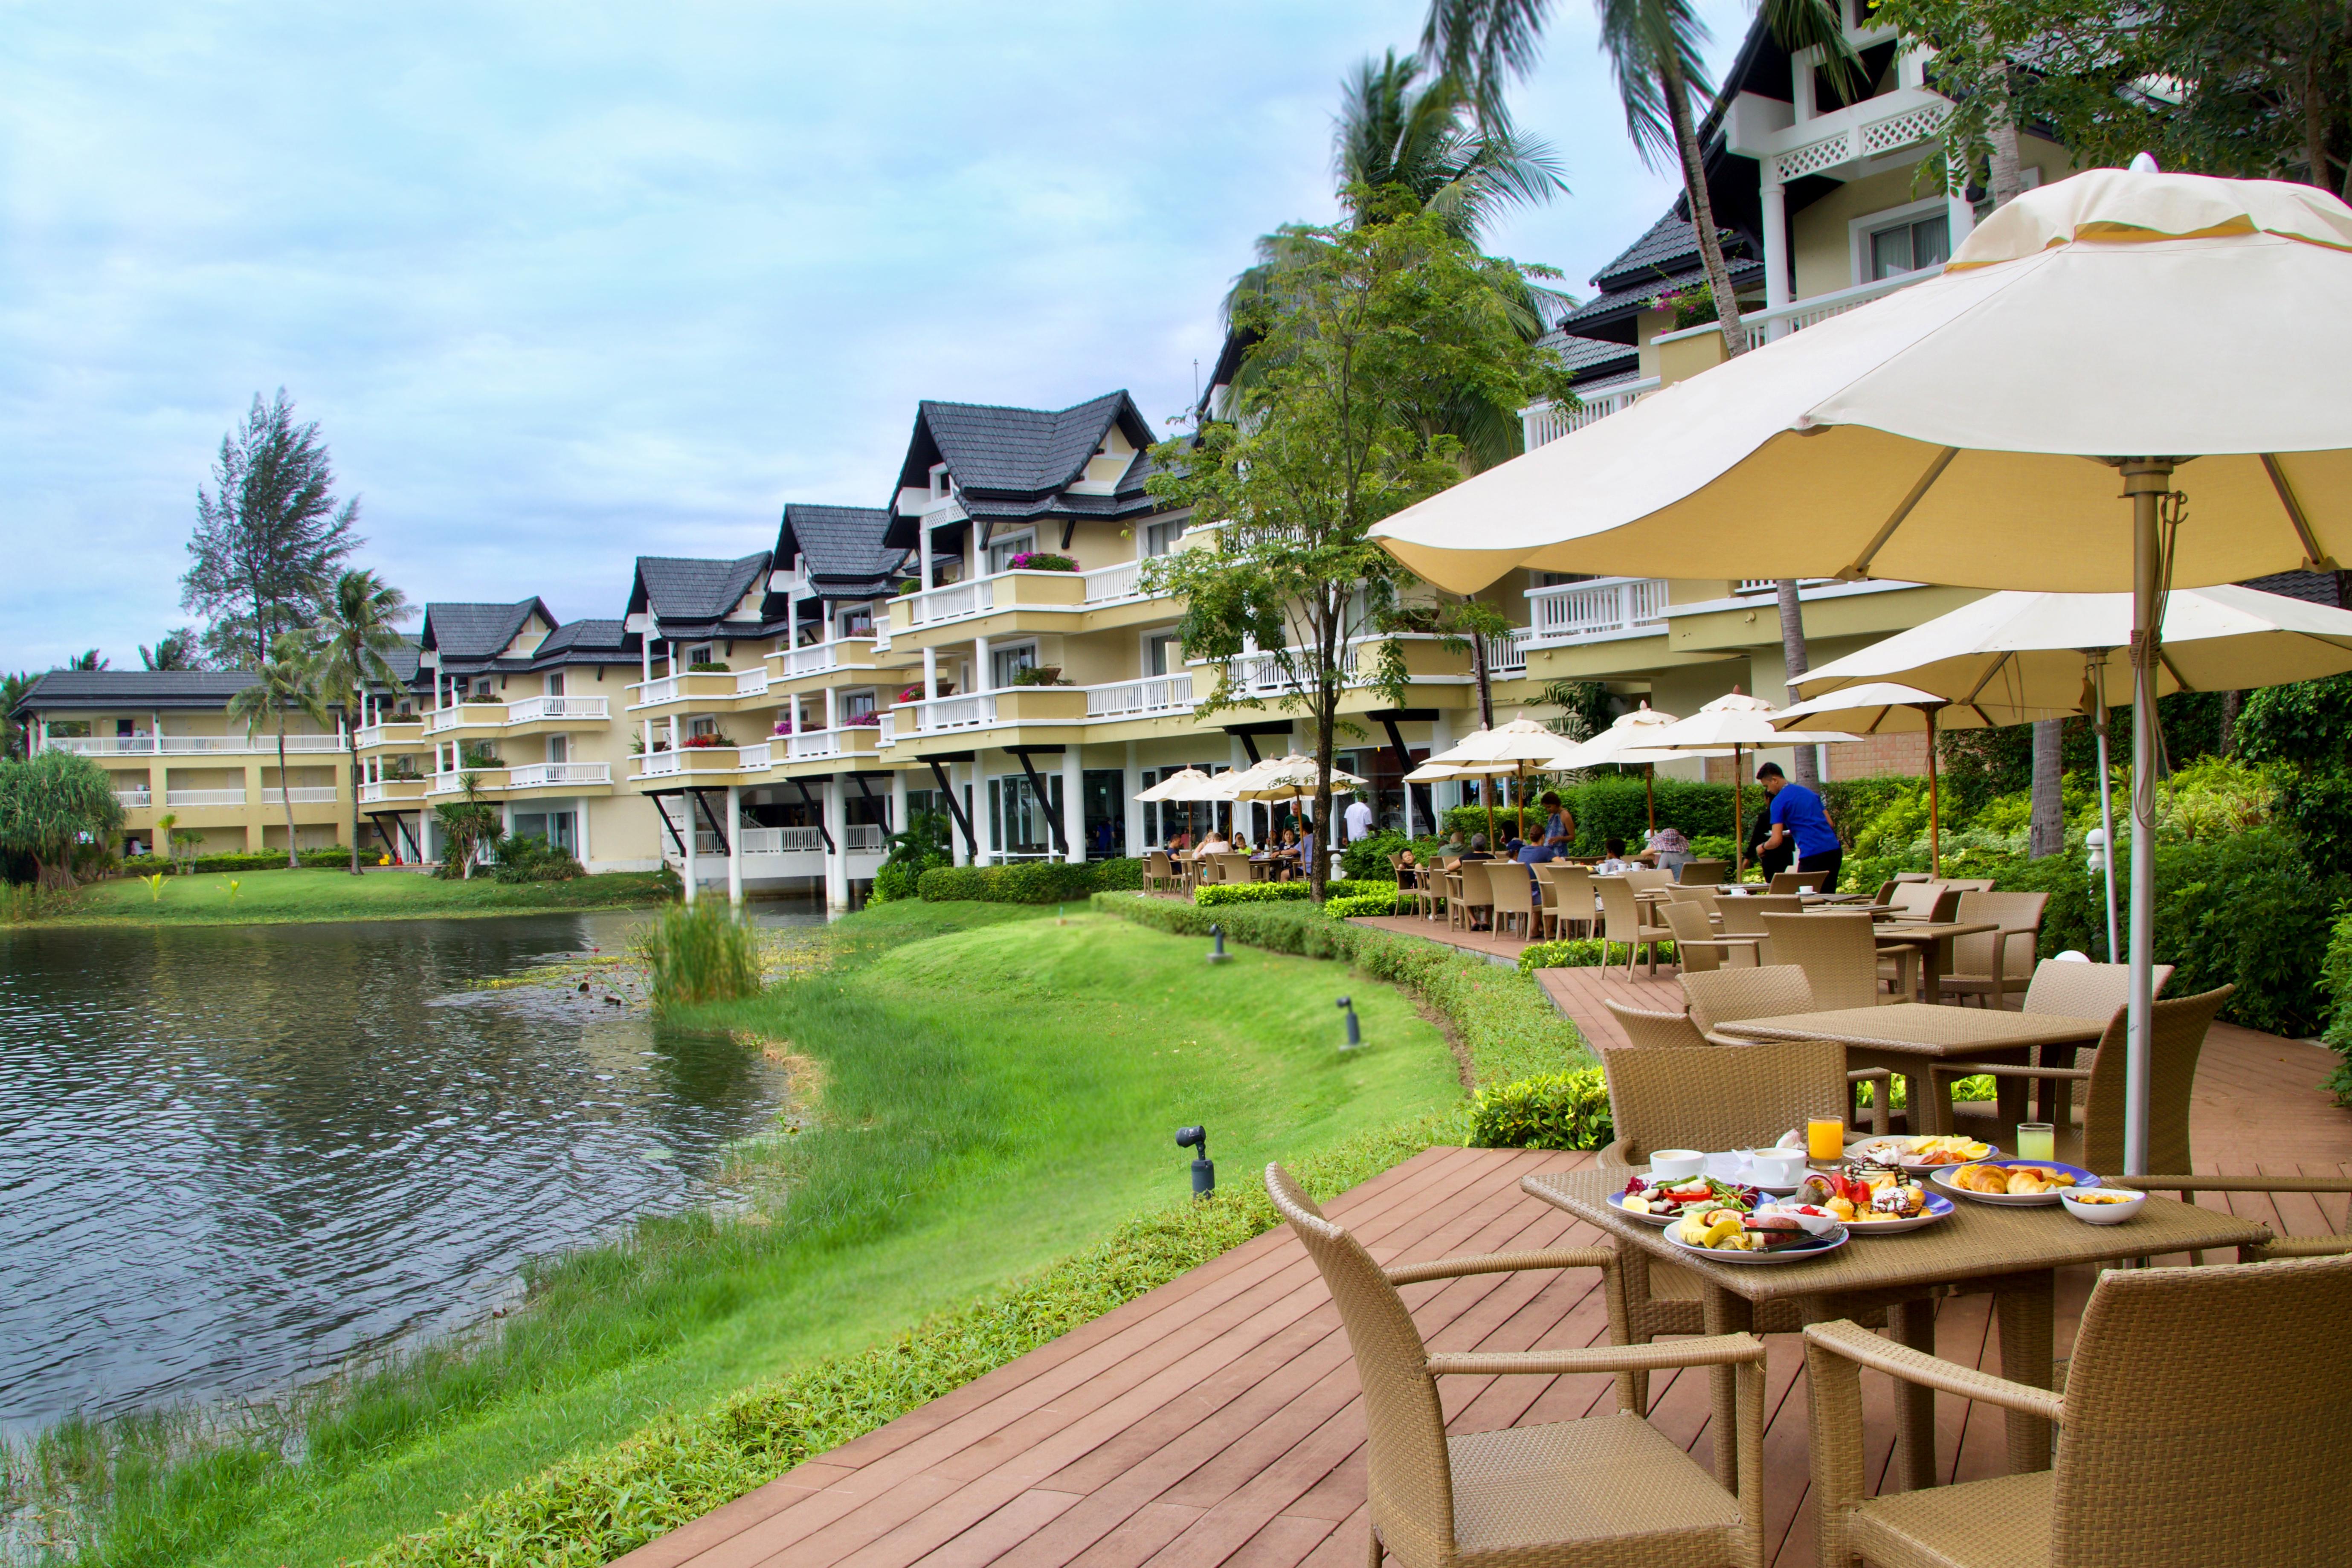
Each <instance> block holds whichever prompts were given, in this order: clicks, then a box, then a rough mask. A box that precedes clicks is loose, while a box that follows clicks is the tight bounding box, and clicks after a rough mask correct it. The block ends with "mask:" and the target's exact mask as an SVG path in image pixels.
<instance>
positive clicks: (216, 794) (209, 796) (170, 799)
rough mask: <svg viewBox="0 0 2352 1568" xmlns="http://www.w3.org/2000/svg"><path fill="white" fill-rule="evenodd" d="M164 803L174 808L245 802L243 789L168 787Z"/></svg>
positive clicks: (164, 794)
mask: <svg viewBox="0 0 2352 1568" xmlns="http://www.w3.org/2000/svg"><path fill="white" fill-rule="evenodd" d="M163 804H164V805H168V806H171V807H173V808H174V809H178V808H180V807H184V806H188V807H193V806H205V805H237V806H241V805H244V804H245V791H243V790H241V789H167V790H165V791H164V792H163Z"/></svg>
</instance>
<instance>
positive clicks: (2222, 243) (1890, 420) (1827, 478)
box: [1372, 159, 2352, 1172]
mask: <svg viewBox="0 0 2352 1568" xmlns="http://www.w3.org/2000/svg"><path fill="white" fill-rule="evenodd" d="M2347 287H2352V207H2347V206H2346V205H2345V204H2344V203H2342V202H2341V201H2338V200H2337V199H2336V197H2334V196H2332V195H2328V194H2327V193H2326V192H2324V191H2320V190H2317V189H2315V188H2313V187H2311V186H2308V185H2295V184H2285V183H2284V182H2279V181H2268V180H2222V179H2213V178H2208V177H2205V176H2201V175H2193V174H2158V173H2156V172H2155V167H2154V164H2153V163H2152V162H2150V161H2147V160H2144V159H2142V160H2135V166H2134V167H2133V168H2132V169H2131V170H2128V171H2126V170H2119V169H2095V170H2092V171H2090V172H2089V173H2086V174H2077V175H2075V176H2074V177H2073V178H2072V179H2067V180H2062V181H2059V182H2058V183H2057V184H2052V185H2047V186H2044V187H2042V189H2040V190H2035V191H2029V192H2027V193H2025V194H2024V195H2021V196H2020V197H2018V198H2017V199H2016V200H2014V201H2012V202H2011V203H2010V204H2009V205H2007V206H2005V207H2003V208H2001V209H2000V211H1999V212H1996V213H1994V214H1993V215H1992V216H1991V217H1990V218H1988V219H1987V220H1986V221H1985V222H1984V224H1982V225H1981V226H1979V228H1978V229H1977V230H1976V232H1975V233H1974V234H1972V235H1970V236H1969V238H1968V240H1967V241H1966V243H1964V244H1963V245H1962V246H1961V247H1959V249H1958V252H1957V253H1956V254H1955V255H1954V256H1953V258H1952V259H1951V261H1950V262H1949V263H1948V264H1947V266H1946V268H1945V270H1944V274H1943V276H1941V277H1939V278H1935V279H1928V280H1927V281H1926V282H1923V283H1920V284H1917V285H1915V286H1914V287H1911V288H1908V289H1903V290H1901V291H1900V292H1898V293H1895V294H1892V295H1889V296H1887V297H1885V299H1882V300H1874V301H1873V302H1871V303H1869V304H1867V305H1864V306H1861V307H1859V308H1857V309H1855V310H1850V311H1847V312H1846V313H1844V314H1843V315H1840V316H1836V317H1833V318H1832V319H1830V320H1828V321H1822V322H1821V323H1820V324H1818V325H1816V326H1812V327H1809V328H1807V329H1806V330H1805V331H1800V332H1796V333H1793V334H1791V335H1790V336H1789V337H1786V338H1783V339H1781V340H1780V341H1779V342H1773V343H1769V344H1767V345H1766V346H1764V347H1763V348H1761V349H1759V350H1758V351H1756V352H1755V353H1748V354H1743V355H1741V356H1740V357H1739V358H1738V359H1735V360H1733V361H1731V362H1730V363H1727V364H1724V365H1721V366H1718V367H1717V368H1716V369H1715V370H1712V371H1710V372H1708V373H1706V374H1703V375H1698V376H1694V377H1692V378H1691V379H1689V380H1687V381H1685V382H1681V383H1679V384H1675V385H1674V386H1671V387H1667V388H1665V389H1664V390H1662V391H1660V392H1657V393H1654V394H1653V395H1650V396H1649V397H1646V398H1644V399H1643V400H1642V401H1641V402H1639V403H1637V404H1635V405H1633V406H1632V407H1630V408H1628V409H1626V410H1624V411H1623V412H1622V413H1620V414H1615V415H1612V416H1610V417H1608V418H1606V419H1599V420H1595V421H1593V422H1592V423H1591V424H1590V425H1588V426H1585V427H1584V428H1582V429H1580V430H1578V431H1575V432H1573V433H1571V434H1570V435H1569V436H1566V437H1562V438H1560V439H1559V440H1557V441H1553V442H1550V443H1548V444H1547V445H1545V446H1543V447H1538V449H1536V450H1535V451H1533V452H1530V453H1528V454H1527V455H1526V456H1524V457H1521V458H1516V459H1514V460H1513V461H1511V462H1507V463H1504V464H1501V465H1499V466H1497V467H1496V468H1490V469H1488V470H1487V471H1486V472H1485V473H1484V474H1480V475H1478V476H1475V478H1472V479H1467V480H1465V481H1464V482H1463V483H1462V484H1459V485H1456V486H1454V487H1453V488H1452V489H1447V490H1444V491H1443V492H1441V493H1440V494H1438V495H1436V496H1434V497H1432V498H1431V499H1430V500H1425V501H1423V502H1421V503H1420V504H1418V505H1416V506H1412V507H1409V508H1407V509H1406V510H1403V511H1402V512H1399V513H1397V514H1396V515H1395V516H1393V517H1390V518H1388V519H1386V520H1384V521H1381V523H1380V524H1378V525H1377V526H1375V527H1374V529H1373V530H1372V533H1373V536H1374V537H1376V538H1378V539H1380V540H1381V542H1382V543H1383V544H1385V545H1386V546H1387V547H1388V548H1389V549H1390V550H1391V552H1394V553H1395V554H1396V555H1397V556H1398V558H1399V559H1401V560H1402V561H1403V562H1404V563H1406V564H1407V565H1408V566H1411V567H1412V569H1413V570H1414V571H1415V572H1416V573H1418V574H1421V575H1422V576H1423V577H1426V578H1429V579H1430V580H1431V581H1433V582H1434V583H1436V584H1438V585H1439V586H1440V587H1443V588H1446V589H1449V590H1451V591H1454V592H1456V593H1467V592H1470V591H1473V590H1475V589H1476V588H1479V587H1482V586H1484V585H1485V584H1487V583H1489V582H1492V581H1493V580H1494V579H1495V578H1496V577H1498V576H1500V575H1501V574H1503V573H1504V572H1505V571H1507V570H1508V569H1510V568H1512V567H1516V566H1527V567H1531V568H1537V569H1541V570H1549V571H1564V572H1617V571H1622V570H1632V569H1640V570H1644V571H1646V570H1648V569H1650V568H1651V567H1653V566H1654V565H1655V564H1656V563H1658V562H1660V561H1691V562H1703V563H1706V569H1707V571H1708V572H1709V574H1711V575H1721V576H1725V577H1790V576H1797V577H1808V576H1810V577H1832V576H1833V577H1837V578H1840V579H1843V580H1847V581H1856V580H1861V579H1864V578H1871V577H1883V578H1891V579H1896V580H1902V581H1909V582H1921V583H1948V584H1958V585H1961V586H1969V587H1984V588H2035V589H2046V590H2054V591H2059V592H2068V593H2103V592H2115V591H2117V590H2122V589H2128V590H2130V591H2131V593H2132V595H2133V627H2134V630H2135V633H2136V634H2137V635H2136V636H2135V637H2134V638H2133V640H2132V646H2133V647H2135V648H2136V649H2137V650H2138V657H2137V658H2136V659H2135V662H2134V668H2133V674H2134V680H2133V703H2134V708H2135V710H2136V712H2137V722H2136V724H2135V725H2134V727H2133V752H2134V759H2135V763H2136V766H2135V767H2134V769H2133V779H2134V783H2135V787H2134V790H2133V799H2132V816H2133V821H2134V833H2133V840H2132V845H2133V854H2132V886H2131V909H2132V919H2131V935H2130V946H2131V965H2132V983H2131V997H2130V1028H2129V1045H2128V1047H2127V1052H2126V1057H2127V1063H2126V1096H2125V1099H2126V1107H2125V1135H2124V1150H2125V1162H2126V1169H2127V1170H2129V1171H2134V1172H2137V1171H2142V1170H2145V1169H2146V1160H2147V1067H2148V1062H2147V1021H2148V1017H2149V1005H2150V999H2151V985H2150V980H2151V973H2150V968H2149V964H2150V957H2151V952H2152V947H2151V942H2152V940H2153V935H2152V927H2153V925H2154V916H2155V900H2156V888H2155V882H2154V867H2153V856H2152V855H2151V854H2150V853H2149V852H2148V848H2149V844H2150V840H2151V837H2152V834H2151V832H2150V826H2151V822H2152V818H2153V815H2154V809H2155V802H2154V797H2153V794H2152V779H2153V775H2154V771H2155V770H2154V767H2153V765H2152V763H2153V760H2154V759H2153V751H2154V744H2155V733H2156V722H2155V700H2156V689H2157V684H2156V683H2157V673H2158V665H2157V662H2156V653H2157V647H2158V644H2157V633H2158V629H2159V628H2160V626H2161V624H2162V601H2163V598H2164V595H2166V593H2168V591H2169V590H2170V588H2171V587H2172V586H2173V585H2174V584H2181V585H2184V586H2189V587H2199V586H2202V585H2205V584H2215V583H2230V582H2237V581H2242V580H2243V579H2245V578H2249V577H2256V576H2261V575H2263V574H2268V573H2273V572H2279V571H2285V570H2291V569H2294V568H2296V567H2308V568H2311V569H2314V570H2332V569H2333V568H2334V566H2335V563H2336V555H2337V554H2338V553H2339V552H2342V553H2346V554H2352V378H2347V376H2346V375H2345V374H2344V366H2345V365H2347V363H2352V313H2347V312H2346V311H2342V310H2305V309H2298V308H2294V307H2293V306H2292V305H2291V304H2290V303H2289V302H2290V301H2301V300H2334V299H2342V298H2345V297H2346V294H2347ZM2181 490H2185V491H2186V495H2185V496H2183V495H2182V494H2180V493H2178V492H2179V491H2181ZM2119 492H2120V493H2119ZM2119 503H2127V504H2119ZM2126 519H2128V522H2126Z"/></svg>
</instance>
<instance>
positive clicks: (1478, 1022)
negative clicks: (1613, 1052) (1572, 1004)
mask: <svg viewBox="0 0 2352 1568" xmlns="http://www.w3.org/2000/svg"><path fill="white" fill-rule="evenodd" d="M1094 907H1095V908H1096V909H1097V910H1104V911H1105V912H1107V913H1109V914H1115V915H1118V916H1120V917H1121V918H1123V919H1126V920H1130V921H1135V922H1136V923H1137V924H1138V925H1148V926H1150V927H1152V928H1154V929H1155V930H1159V931H1170V932H1173V933H1175V934H1177V935H1180V936H1195V937H1199V938H1201V939H1202V940H1203V941H1206V940H1207V938H1208V935H1209V928H1210V927H1211V926H1213V925H1215V926H1222V927H1223V929H1224V932H1225V935H1226V936H1227V937H1228V938H1230V939H1231V940H1233V941H1234V942H1240V943H1242V944H1243V945H1244V946H1247V947H1262V948H1265V949H1268V950H1269V951H1271V952H1295V953H1298V954H1300V955H1302V956H1304V957H1307V958H1337V959H1343V960H1345V961H1347V962H1348V963H1352V964H1354V965H1355V966H1356V967H1357V968H1358V969H1360V970H1361V971H1363V972H1364V973H1366V974H1367V975H1369V976H1370V977H1371V978H1372V979H1374V980H1385V981H1387V982H1388V983H1390V984H1392V985H1399V986H1402V987H1403V988H1404V989H1405V990H1407V991H1409V992H1411V993H1412V994H1414V995H1415V996H1416V997H1418V998H1419V999H1420V1000H1421V1001H1422V1002H1423V1004H1425V1005H1428V1006H1430V1007H1433V1008H1434V1009H1436V1011H1437V1012H1439V1013H1440V1014H1442V1015H1444V1017H1445V1019H1446V1021H1447V1022H1449V1023H1450V1024H1452V1025H1453V1026H1454V1030H1455V1032H1456V1033H1458V1034H1459V1035H1460V1036H1461V1037H1462V1042H1463V1044H1464V1045H1465V1046H1466V1047H1469V1051H1470V1060H1471V1065H1472V1068H1473V1070H1474V1072H1475V1076H1476V1079H1477V1081H1478V1082H1479V1083H1481V1084H1498V1083H1513V1082H1517V1080H1518V1079H1525V1078H1533V1077H1536V1076H1538V1074H1543V1073H1559V1072H1569V1071H1573V1070H1575V1069H1577V1068H1585V1067H1590V1066H1591V1065H1592V1055H1591V1051H1589V1050H1588V1049H1587V1048H1586V1047H1585V1043H1584V1037H1583V1036H1582V1035H1580V1034H1579V1033H1578V1032H1577V1028H1576V1026H1575V1025H1574V1024H1573V1023H1571V1022H1570V1020H1569V1019H1568V1018H1566V1017H1565V1016H1562V1015H1561V1013H1560V1011H1559V1008H1557V1007H1555V1006H1553V1005H1552V1001H1551V998H1550V996H1549V995H1548V994H1546V993H1545V991H1544V989H1543V987H1542V985H1541V984H1538V982H1537V981H1536V980H1535V979H1534V978H1533V977H1532V976H1530V975H1526V974H1521V973H1518V972H1517V970H1513V969H1507V968H1504V967H1502V966H1501V965H1499V964H1495V963H1488V962H1487V961H1486V959H1484V958H1481V957H1479V956H1477V955H1476V954H1475V953H1465V952H1457V951H1456V950H1454V949H1453V948H1450V947H1447V946H1444V944H1443V943H1440V942H1431V941H1430V940H1428V939H1427V938H1426V937H1419V936H1407V935H1404V934H1402V933H1401V932H1396V931H1381V930H1380V929H1379V928H1378V927H1375V926H1359V925H1349V923H1348V922H1347V921H1336V920H1332V919H1330V918H1329V917H1328V916H1327V915H1325V914H1324V913H1323V912H1322V911H1321V910H1318V909H1316V908H1315V907H1314V906H1313V905H1312V904H1258V905H1250V904H1240V905H1234V906H1232V907H1230V908H1226V909H1218V910H1203V909H1198V908H1195V907H1194V906H1192V905H1191V904H1187V903H1181V902H1179V901H1178V900H1174V899H1138V898H1124V897H1120V896H1118V895H1117V894H1099V895H1097V897H1096V899H1095V900H1094Z"/></svg>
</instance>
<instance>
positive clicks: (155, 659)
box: [139, 626, 196, 669]
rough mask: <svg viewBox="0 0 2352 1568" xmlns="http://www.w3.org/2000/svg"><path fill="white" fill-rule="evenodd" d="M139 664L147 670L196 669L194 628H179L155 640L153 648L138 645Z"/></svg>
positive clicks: (142, 644) (143, 644)
mask: <svg viewBox="0 0 2352 1568" xmlns="http://www.w3.org/2000/svg"><path fill="white" fill-rule="evenodd" d="M139 662H140V663H141V664H142V665H145V666H146V667H147V668H149V669H194V668H196V628H195V627H194V626H180V627H177V628H175V629H174V630H172V631H168V632H165V633H164V634H163V636H162V637H157V638H156V639H155V646H154V647H148V646H147V645H146V644H145V643H141V644H140V645H139Z"/></svg>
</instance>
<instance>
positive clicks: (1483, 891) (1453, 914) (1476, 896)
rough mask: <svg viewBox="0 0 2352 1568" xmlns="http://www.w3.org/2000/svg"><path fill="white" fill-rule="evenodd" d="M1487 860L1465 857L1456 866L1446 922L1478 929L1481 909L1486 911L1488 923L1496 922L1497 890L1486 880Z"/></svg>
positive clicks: (1473, 929) (1451, 924)
mask: <svg viewBox="0 0 2352 1568" xmlns="http://www.w3.org/2000/svg"><path fill="white" fill-rule="evenodd" d="M1492 865H1493V862H1492V861H1487V860H1465V861H1463V862H1462V864H1461V865H1460V866H1458V867H1456V868H1454V891H1453V893H1452V894H1450V895H1449V896H1448V898H1447V899H1446V902H1445V923H1446V924H1447V925H1448V926H1450V927H1452V928H1454V930H1457V931H1476V930H1477V929H1478V911H1479V910H1486V916H1487V921H1486V923H1487V924H1488V925H1492V924H1493V923H1494V914H1495V894H1494V890H1493V889H1492V888H1490V887H1489V886H1488V884H1487V880H1486V878H1487V874H1488V870H1489V868H1491V866H1492Z"/></svg>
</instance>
